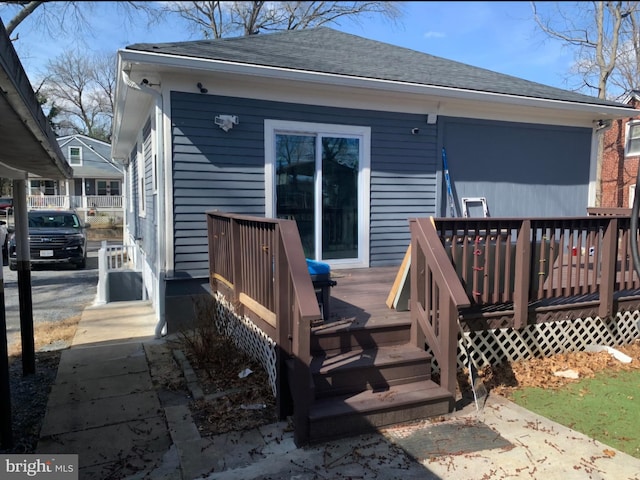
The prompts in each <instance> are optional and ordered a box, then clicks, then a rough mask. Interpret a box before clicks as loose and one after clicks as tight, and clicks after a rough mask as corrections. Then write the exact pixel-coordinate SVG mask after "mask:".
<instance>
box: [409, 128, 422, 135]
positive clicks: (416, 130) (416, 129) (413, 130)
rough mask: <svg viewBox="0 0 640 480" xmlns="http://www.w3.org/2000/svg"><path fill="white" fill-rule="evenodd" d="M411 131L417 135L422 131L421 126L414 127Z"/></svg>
mask: <svg viewBox="0 0 640 480" xmlns="http://www.w3.org/2000/svg"><path fill="white" fill-rule="evenodd" d="M411 133H412V134H413V135H417V134H419V133H420V129H419V128H412V129H411Z"/></svg>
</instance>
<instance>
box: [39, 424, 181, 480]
mask: <svg viewBox="0 0 640 480" xmlns="http://www.w3.org/2000/svg"><path fill="white" fill-rule="evenodd" d="M170 447H171V438H170V437H169V435H168V433H167V429H166V424H165V421H164V418H163V417H162V416H157V417H151V418H145V419H144V420H136V421H132V422H126V423H119V424H116V425H107V426H104V427H97V428H89V429H86V430H80V431H76V432H69V433H62V434H59V435H54V436H51V437H47V438H43V439H41V440H40V442H38V448H37V453H57V454H61V453H76V454H78V460H79V466H80V468H87V467H93V466H97V465H103V464H105V463H113V462H114V461H116V460H117V462H123V461H125V460H131V459H132V458H134V457H137V456H139V455H141V454H145V455H147V457H148V458H151V457H150V455H151V454H154V455H152V456H153V457H154V458H156V460H157V461H156V463H157V464H158V465H159V464H160V461H159V460H160V459H162V456H163V455H164V454H165V453H166V452H167V450H169V448H170ZM94 478H95V477H94Z"/></svg>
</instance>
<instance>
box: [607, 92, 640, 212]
mask: <svg viewBox="0 0 640 480" xmlns="http://www.w3.org/2000/svg"><path fill="white" fill-rule="evenodd" d="M629 104H630V105H633V107H634V108H636V109H639V110H640V100H638V99H636V98H632V99H631V101H630V102H629ZM630 120H640V111H639V112H638V115H637V116H636V117H629V118H623V119H619V120H614V121H613V123H612V125H611V128H610V129H609V130H607V131H606V132H605V133H604V145H603V154H602V171H601V178H600V182H601V201H600V205H599V206H601V207H607V208H615V207H620V208H628V207H629V186H631V185H635V183H636V175H637V172H638V160H640V157H628V158H626V159H625V157H624V144H625V127H626V124H627V122H629V121H630Z"/></svg>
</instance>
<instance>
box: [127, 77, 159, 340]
mask: <svg viewBox="0 0 640 480" xmlns="http://www.w3.org/2000/svg"><path fill="white" fill-rule="evenodd" d="M122 78H123V80H124V83H125V84H126V85H127V86H128V87H129V88H132V89H133V90H138V91H141V92H143V93H146V94H148V95H151V96H152V97H153V98H155V100H156V104H155V107H154V115H155V119H156V121H155V127H156V128H155V135H156V150H157V151H156V152H155V154H156V156H157V157H156V159H155V162H156V169H157V170H156V178H157V182H156V188H157V196H156V198H157V200H158V201H157V202H156V209H157V210H156V211H157V220H158V225H159V226H161V225H164V222H165V216H166V215H165V205H164V202H163V201H162V199H164V198H165V194H164V192H165V189H164V181H163V179H164V167H165V165H164V122H163V118H162V108H163V97H162V93H160V92H158V91H157V90H155V89H153V88H151V87H150V86H149V85H148V84H147V83H145V82H141V83H140V84H137V83H135V82H134V81H132V80H131V79H130V78H129V75H128V74H127V72H125V71H124V70H123V71H122ZM156 235H157V239H156V240H157V252H156V270H157V272H158V285H157V287H158V288H157V289H156V295H157V299H158V304H157V305H158V307H157V308H158V311H157V314H158V315H157V317H158V323H157V324H156V328H155V337H156V338H161V337H162V335H163V333H164V334H166V325H167V320H166V315H165V302H164V296H165V295H164V294H165V286H164V282H165V276H166V258H165V257H166V238H165V235H164V234H161V231H160V229H158V228H156ZM142 280H143V281H142V283H143V285H144V278H143V279H142Z"/></svg>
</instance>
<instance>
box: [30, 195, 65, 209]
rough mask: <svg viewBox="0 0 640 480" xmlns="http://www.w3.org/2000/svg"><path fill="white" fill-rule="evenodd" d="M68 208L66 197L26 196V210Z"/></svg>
mask: <svg viewBox="0 0 640 480" xmlns="http://www.w3.org/2000/svg"><path fill="white" fill-rule="evenodd" d="M69 207H70V204H69V197H68V196H67V195H29V196H27V208H29V209H34V208H64V209H68V208H69Z"/></svg>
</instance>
